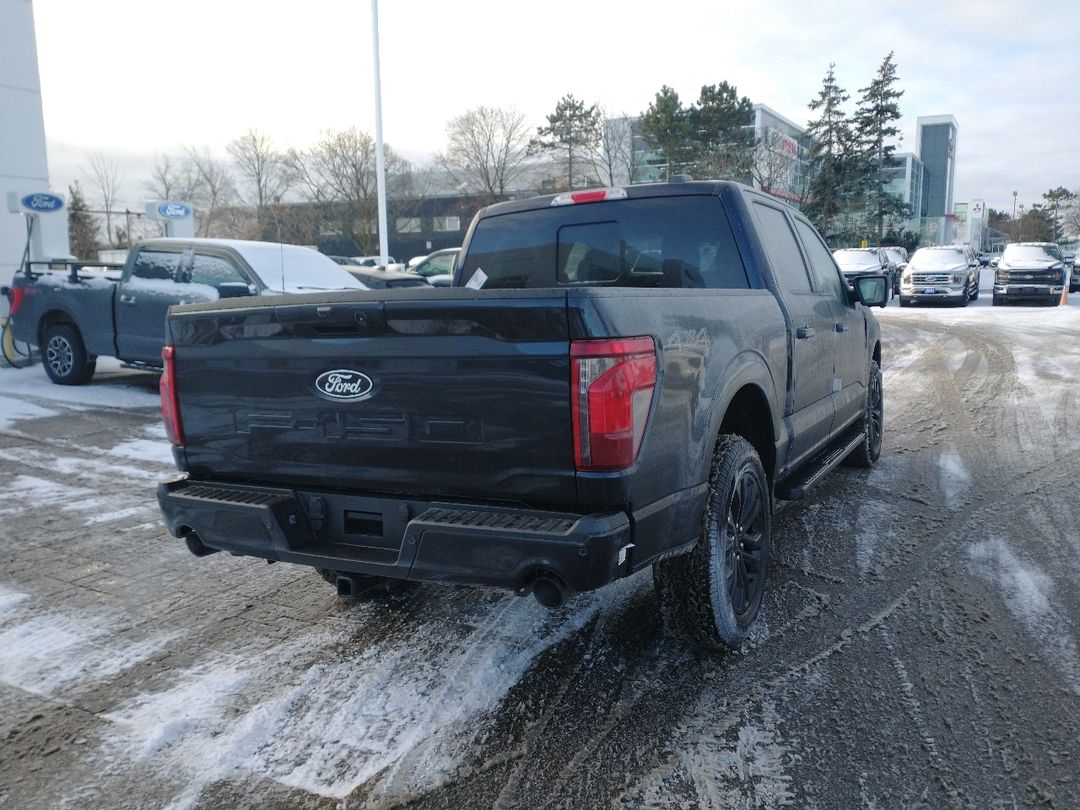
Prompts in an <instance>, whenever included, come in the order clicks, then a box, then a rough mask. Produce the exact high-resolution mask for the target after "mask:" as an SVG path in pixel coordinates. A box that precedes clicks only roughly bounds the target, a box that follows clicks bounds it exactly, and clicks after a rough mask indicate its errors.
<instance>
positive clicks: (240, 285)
mask: <svg viewBox="0 0 1080 810" xmlns="http://www.w3.org/2000/svg"><path fill="white" fill-rule="evenodd" d="M217 291H218V297H219V298H243V297H245V296H248V295H254V294H255V291H254V290H252V289H251V287H250V285H248V284H245V283H244V282H242V281H226V282H223V283H221V284H218V285H217Z"/></svg>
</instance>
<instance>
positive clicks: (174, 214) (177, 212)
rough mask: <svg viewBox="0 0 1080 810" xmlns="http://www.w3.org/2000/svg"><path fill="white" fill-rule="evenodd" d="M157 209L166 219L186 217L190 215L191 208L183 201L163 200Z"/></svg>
mask: <svg viewBox="0 0 1080 810" xmlns="http://www.w3.org/2000/svg"><path fill="white" fill-rule="evenodd" d="M157 210H158V213H159V214H161V216H163V217H165V218H166V219H187V218H188V217H190V216H191V209H190V208H189V207H188V206H186V205H184V204H183V203H170V202H164V203H162V204H161V205H159V206H158V207H157Z"/></svg>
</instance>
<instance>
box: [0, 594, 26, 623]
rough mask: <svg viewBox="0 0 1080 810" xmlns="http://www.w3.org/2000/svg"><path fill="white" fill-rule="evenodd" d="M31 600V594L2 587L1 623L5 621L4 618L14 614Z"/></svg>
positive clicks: (0, 602)
mask: <svg viewBox="0 0 1080 810" xmlns="http://www.w3.org/2000/svg"><path fill="white" fill-rule="evenodd" d="M29 598H30V594H28V593H23V592H22V591H15V590H12V589H11V588H5V587H4V586H3V585H0V621H3V619H4V617H5V616H6V615H7V614H8V613H12V612H13V611H15V610H18V609H19V606H20V605H22V604H23V603H24V602H26V601H27V600H28V599H29Z"/></svg>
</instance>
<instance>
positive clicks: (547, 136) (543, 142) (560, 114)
mask: <svg viewBox="0 0 1080 810" xmlns="http://www.w3.org/2000/svg"><path fill="white" fill-rule="evenodd" d="M547 120H548V125H547V126H546V127H539V128H538V129H537V131H536V132H537V135H539V136H540V137H539V138H538V139H537V140H535V141H533V144H534V145H535V146H538V147H540V148H541V149H545V150H546V149H560V150H564V151H565V152H566V183H567V188H574V187H575V186H574V178H575V171H574V157H575V155H577V156H578V157H579V158H580V160H579V165H580V166H586V161H585V156H586V155H587V154H588V152H589V150H591V149H593V148H595V146H596V143H597V141H599V139H600V126H601V116H600V108H599V107H598V106H597V105H596V104H593V105H592V106H591V107H586V106H585V102H583V101H579V100H578V99H576V98H574V96H573V95H571V94H567V95H565V96H563V97H562V98H561V99H560V100H559V103H558V104H556V105H555V112H553V113H552V114H551V115H549V116H547ZM578 171H579V173H580V171H581V169H579V170H578ZM592 179H593V177H592V175H590V177H589V178H588V180H592Z"/></svg>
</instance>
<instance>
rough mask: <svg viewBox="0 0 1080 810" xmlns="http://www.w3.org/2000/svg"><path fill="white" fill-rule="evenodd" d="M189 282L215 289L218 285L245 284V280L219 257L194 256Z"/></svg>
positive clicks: (231, 264) (225, 260) (234, 267)
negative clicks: (207, 285)
mask: <svg viewBox="0 0 1080 810" xmlns="http://www.w3.org/2000/svg"><path fill="white" fill-rule="evenodd" d="M191 280H192V282H194V283H195V284H209V285H210V286H211V287H217V286H218V285H219V284H227V283H230V282H240V283H241V284H246V283H247V279H246V278H244V276H243V275H241V273H240V271H239V270H237V269H236V266H235V265H233V263H232V262H230V261H229V260H228V259H223V258H221V257H220V256H204V255H201V254H199V253H196V254H195V263H194V265H193V266H192V268H191Z"/></svg>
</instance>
